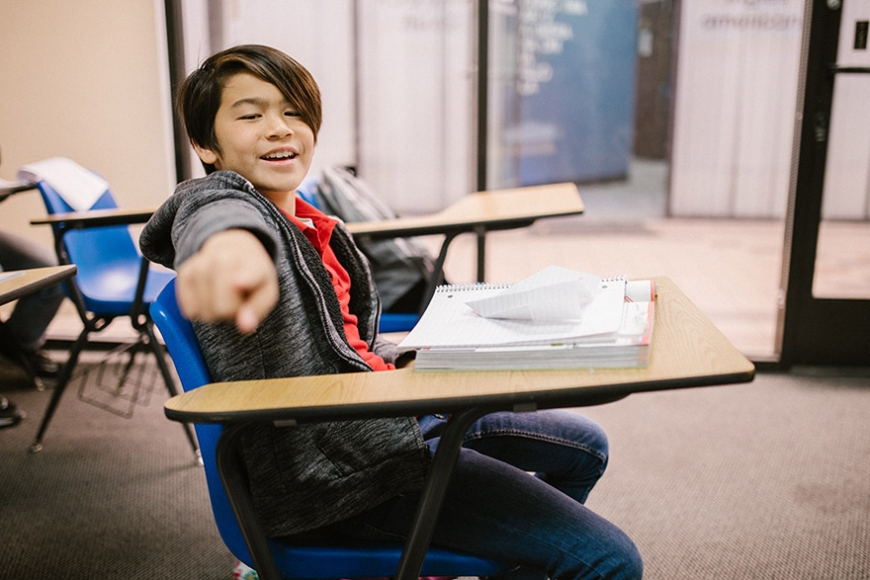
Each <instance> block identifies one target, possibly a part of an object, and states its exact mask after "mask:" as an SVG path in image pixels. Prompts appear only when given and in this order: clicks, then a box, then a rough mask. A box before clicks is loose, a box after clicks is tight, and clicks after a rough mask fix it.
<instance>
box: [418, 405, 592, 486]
mask: <svg viewBox="0 0 870 580" xmlns="http://www.w3.org/2000/svg"><path fill="white" fill-rule="evenodd" d="M444 423H445V418H444V417H441V416H436V415H427V416H425V417H421V418H420V427H421V429H422V430H423V437H424V438H425V439H426V440H427V442H429V444H430V446H433V447H434V446H436V445H437V441H438V436H440V433H441V431H442V429H443V426H444ZM463 447H466V448H468V449H474V450H475V451H478V452H480V453H483V454H484V455H488V456H489V457H493V458H495V459H498V460H500V461H504V462H505V463H509V464H510V465H513V466H515V467H518V468H520V469H522V470H523V471H529V472H533V473H535V475H536V476H537V477H539V478H540V479H542V480H544V481H546V482H547V483H549V484H550V485H552V486H553V487H555V488H556V489H558V490H560V491H562V492H563V493H565V494H567V495H568V496H570V497H572V498H574V499H575V500H577V501H579V502H580V503H583V502H585V501H586V498H587V497H588V495H589V492H590V491H591V490H592V488H593V487H594V486H595V484H596V483H597V482H598V479H599V478H600V477H601V475H602V474H603V473H604V469H605V468H606V467H607V458H608V445H607V435H606V434H605V433H604V430H603V429H601V427H600V426H599V425H598V424H597V423H595V422H594V421H592V420H591V419H588V418H587V417H584V416H583V415H580V414H578V413H574V412H571V411H564V410H550V411H538V412H535V413H507V412H505V413H492V414H490V415H486V416H485V417H482V418H481V419H480V420H479V421H477V422H476V423H474V424H473V425H472V426H471V428H470V429H469V430H468V433H467V434H466V436H465V441H464V443H463Z"/></svg>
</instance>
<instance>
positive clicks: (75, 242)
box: [37, 180, 171, 315]
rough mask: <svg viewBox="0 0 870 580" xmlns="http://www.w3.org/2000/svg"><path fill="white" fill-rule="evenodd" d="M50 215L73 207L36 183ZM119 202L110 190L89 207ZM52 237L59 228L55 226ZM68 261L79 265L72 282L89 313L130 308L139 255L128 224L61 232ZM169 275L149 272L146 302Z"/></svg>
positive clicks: (45, 185)
mask: <svg viewBox="0 0 870 580" xmlns="http://www.w3.org/2000/svg"><path fill="white" fill-rule="evenodd" d="M37 188H38V189H39V192H40V194H42V200H43V202H44V203H45V208H46V210H47V211H48V213H49V215H53V214H59V213H67V212H71V211H73V208H72V207H71V206H70V205H69V204H68V203H66V202H65V201H64V200H63V198H62V197H61V196H60V194H59V193H58V192H57V191H56V190H55V189H54V188H53V187H52V186H51V185H50V184H49V183H48V182H46V181H44V180H43V181H39V182H37ZM117 207H118V205H117V203H116V202H115V198H114V197H113V195H112V192H111V191H110V190H106V192H105V193H103V195H102V196H100V198H99V199H97V201H96V202H95V203H94V205H93V206H91V209H94V210H99V209H115V208H117ZM54 229H55V232H54V233H55V236H58V235H59V233H60V232H59V227H58V226H54ZM63 248H64V251H65V252H66V255H67V260H68V262H69V263H71V264H75V265H76V266H77V267H78V273H77V275H76V277H75V284H76V286H77V287H78V289H79V291H80V292H81V295H82V299H83V301H84V302H85V304H84V307H85V309H86V310H87V311H89V312H95V313H97V314H111V315H123V314H127V313H128V312H129V311H130V306H131V304H132V302H133V299H134V296H135V293H136V285H137V283H138V280H139V270H140V266H141V262H142V257H141V255H140V254H139V251H138V249H137V248H136V243H135V241H134V240H133V236H132V235H131V234H130V230H129V228H128V227H127V226H123V225H121V226H104V227H98V228H87V229H81V230H69V231H66V232H65V233H64V234H63ZM170 277H171V276H170V275H168V274H167V275H162V276H161V275H156V276H155V275H149V280H148V285H147V287H146V290H145V296H146V297H147V298H146V300H145V302H146V303H147V302H149V301H150V299H151V298H152V297H153V296H154V295H155V294H156V293H157V291H158V290H159V289H160V288H161V287H162V285H163V284H165V283H166V281H167V280H168V279H169V278H170Z"/></svg>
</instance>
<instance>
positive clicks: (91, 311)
mask: <svg viewBox="0 0 870 580" xmlns="http://www.w3.org/2000/svg"><path fill="white" fill-rule="evenodd" d="M37 187H38V189H39V191H40V193H41V194H42V199H43V201H44V202H45V207H46V210H47V211H48V213H49V215H51V216H59V217H63V216H60V214H69V213H70V212H73V208H72V207H71V206H70V205H69V204H67V202H66V201H64V200H63V198H62V197H61V196H60V194H58V192H57V191H56V190H55V189H54V188H53V187H52V186H51V185H50V184H49V183H47V182H46V181H44V180H41V181H39V182H37ZM113 209H117V204H116V202H115V199H114V197H113V196H112V193H111V191H110V190H108V189H107V190H106V192H105V193H103V194H102V196H100V197H99V198H98V199H97V201H96V202H95V203H94V204H93V206H92V207H91V211H89V212H85V213H84V214H81V213H79V214H75V215H77V216H80V217H81V216H82V215H84V216H88V215H92V214H93V213H94V210H113ZM96 213H100V212H99V211H97V212H96ZM102 213H103V215H102V217H107V216H106V215H105V214H106V212H102ZM125 220H128V218H127V217H119V218H118V220H116V223H118V224H119V225H102V226H99V227H97V226H93V225H89V224H87V223H86V222H83V221H78V220H74V219H72V218H71V217H70V219H68V220H66V221H58V222H55V223H52V230H53V234H54V239H55V250H56V252H57V256H58V260H59V261H60V263H61V264H75V265H76V266H77V267H78V274H77V275H76V277H75V278H73V279H72V280H70V281H68V282H66V283H65V284H64V288H65V290H66V293H67V296H68V297H69V298H70V299H71V300H72V302H73V304H75V307H76V310H77V311H78V314H79V317H80V318H81V321H82V324H83V326H84V327H83V329H82V331H81V333H80V334H79V336H78V338H77V339H76V341H75V342H74V343H73V346H72V348H71V349H70V354H69V359H68V360H67V363H66V364H65V365H64V367H63V369H62V370H61V372H60V376H59V377H58V380H57V384H56V386H55V389H54V393H53V394H52V397H51V400H50V401H49V405H48V408H47V409H46V412H45V415H44V416H43V419H42V422H41V424H40V426H39V431H38V432H37V435H36V438H35V439H34V442H33V444H32V445H31V451H34V452H36V451H40V450H41V449H42V439H43V437H44V435H45V431H46V429H47V428H48V425H49V423H50V421H51V418H52V416H53V415H54V412H55V410H56V408H57V405H58V403H59V402H60V398H61V396H62V395H63V393H64V390H65V389H66V387H67V385H68V383H69V381H70V379H71V378H72V373H73V370H74V369H75V367H76V365H77V363H78V359H79V355H80V354H81V351H82V350H83V349H84V348H85V346H86V344H87V342H88V338H89V336H90V335H91V333H93V332H98V331H101V330H103V329H105V328H106V327H107V326H108V325H109V324H110V323H111V322H112V321H113V320H114V319H115V318H117V317H129V318H130V320H131V322H132V325H133V328H135V329H136V330H137V331H138V333H139V338H138V341H137V342H136V343H135V344H134V345H132V347H131V348H130V349H129V350H128V352H129V354H130V360H129V362H128V364H127V365H126V368H125V369H124V370H123V373H122V375H121V377H120V379H119V384H118V387H117V388H118V389H119V391H120V388H121V387H122V386H123V384H124V382H125V380H126V379H127V377H128V373H129V372H130V370H131V367H132V363H133V357H134V356H135V353H136V351H137V350H141V349H143V348H147V349H149V350H150V351H151V352H152V353H153V354H154V355H155V357H156V359H157V366H158V368H159V370H160V374H161V375H162V377H163V381H164V383H165V385H166V389H167V391H168V392H169V394H170V395H171V396H174V395H176V394H177V390H176V388H175V383H174V379H173V377H172V374H171V372H170V370H169V367H168V365H167V363H166V360H165V358H164V355H163V350H162V347H161V346H160V345H159V343H158V341H157V339H156V337H155V335H154V328H153V323H152V321H151V318H150V316H149V314H148V309H147V308H148V305H149V304H150V303H151V301H152V300H153V299H154V297H155V296H156V295H157V293H158V292H159V291H160V289H161V288H163V286H165V285H166V283H167V282H169V280H171V279H172V278H173V277H174V276H175V273H174V272H170V271H166V270H161V269H157V268H153V267H151V265H150V264H149V263H148V261H147V260H144V259H143V258H142V257H141V255H140V254H139V251H138V248H137V247H136V243H135V241H134V240H133V237H132V235H131V234H130V231H129V228H128V225H126V223H130V222H129V221H126V223H125ZM140 221H142V220H140ZM134 399H135V397H134ZM101 406H102V405H101ZM104 408H105V407H104ZM109 410H112V409H109ZM131 410H132V406H131ZM184 429H185V433H186V435H187V438H188V440H189V441H190V444H191V446H192V447H193V450H194V452H198V450H197V446H196V439H195V438H194V436H193V432H192V430H191V428H190V426H189V425H184Z"/></svg>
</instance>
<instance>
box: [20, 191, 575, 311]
mask: <svg viewBox="0 0 870 580" xmlns="http://www.w3.org/2000/svg"><path fill="white" fill-rule="evenodd" d="M584 210H585V207H584V205H583V200H582V199H581V198H580V193H579V191H578V190H577V186H576V185H574V184H573V183H557V184H553V185H540V186H534V187H521V188H516V189H503V190H496V191H479V192H476V193H470V194H468V195H465V196H463V197H461V198H460V199H459V200H458V201H456V202H455V203H453V204H452V205H450V206H449V207H447V208H445V209H444V210H442V211H440V212H437V213H434V214H430V215H425V216H410V217H399V218H396V219H391V220H383V221H376V222H353V223H348V224H345V225H346V226H347V229H348V231H350V233H351V234H352V235H353V236H354V238H355V239H356V240H357V242H365V241H369V240H382V239H389V238H402V237H409V236H426V235H443V236H445V237H444V241H443V242H442V243H441V248H440V250H439V252H438V257H437V258H436V261H435V268H434V273H433V276H432V278H431V279H430V280H429V284H428V287H427V289H426V290H427V291H426V294H425V297H424V300H423V304H428V302H429V299H430V298H431V297H432V294H433V293H434V292H435V286H436V285H437V284H438V281H439V280H440V276H441V271H442V269H443V268H444V261H445V260H446V259H447V250H448V248H449V246H450V243H451V242H452V241H453V239H454V238H455V237H456V236H458V235H460V234H464V233H475V234H477V235H478V255H477V280H478V281H479V282H482V281H483V279H484V263H485V259H486V255H485V251H486V250H485V245H484V243H483V239H484V238H483V236H485V234H486V233H487V232H491V231H497V230H507V229H516V228H524V227H528V226H530V225H532V224H533V223H535V222H536V221H537V220H539V219H545V218H553V217H565V216H572V215H579V214H582V213H583V212H584ZM154 211H155V209H154V208H143V209H111V210H92V211H87V212H72V213H65V214H55V215H52V216H48V217H45V218H40V219H35V220H31V222H30V223H31V224H33V225H51V226H54V227H56V228H57V229H58V232H59V233H60V235H59V236H58V237H57V238H56V239H57V240H59V239H60V238H62V237H63V234H64V233H65V232H67V231H68V230H72V229H80V228H92V227H100V226H116V225H132V224H141V223H145V222H147V221H148V220H149V219H150V218H151V215H152V214H153V213H154ZM60 251H62V247H58V252H60ZM59 255H60V254H59Z"/></svg>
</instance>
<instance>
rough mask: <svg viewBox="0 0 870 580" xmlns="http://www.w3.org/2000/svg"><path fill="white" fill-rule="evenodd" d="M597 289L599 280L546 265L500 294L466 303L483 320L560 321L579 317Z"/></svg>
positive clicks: (595, 277) (599, 286) (596, 294)
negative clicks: (483, 318)
mask: <svg viewBox="0 0 870 580" xmlns="http://www.w3.org/2000/svg"><path fill="white" fill-rule="evenodd" d="M600 289H601V278H600V277H598V276H595V275H593V274H586V273H583V272H578V271H576V270H570V269H568V268H561V267H559V266H548V267H547V268H544V269H543V270H541V271H540V272H538V273H536V274H533V275H531V276H529V277H528V278H526V279H525V280H522V281H520V282H517V283H515V284H512V285H511V286H510V287H509V288H507V289H506V290H504V291H503V292H501V293H499V294H497V295H495V296H489V297H487V298H481V299H478V300H471V301H469V302H467V303H466V304H468V306H470V307H471V308H472V309H473V310H474V311H475V312H477V313H478V314H480V315H481V316H483V317H485V318H502V319H507V320H535V321H545V320H564V319H566V318H581V317H582V316H583V309H584V307H585V306H586V305H587V304H589V303H590V302H592V301H593V300H594V299H595V297H596V296H598V293H599V292H600Z"/></svg>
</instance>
